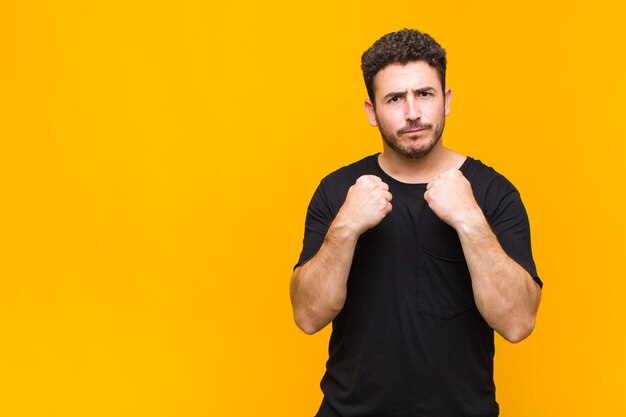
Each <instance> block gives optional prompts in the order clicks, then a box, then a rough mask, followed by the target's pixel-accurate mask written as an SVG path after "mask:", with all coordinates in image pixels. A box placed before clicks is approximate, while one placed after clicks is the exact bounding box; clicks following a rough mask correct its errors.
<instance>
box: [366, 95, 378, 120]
mask: <svg viewBox="0 0 626 417" xmlns="http://www.w3.org/2000/svg"><path fill="white" fill-rule="evenodd" d="M364 107H365V113H367V119H368V121H369V123H370V125H371V126H378V122H377V121H376V110H374V105H373V104H372V102H371V101H370V100H369V99H367V100H365V105H364Z"/></svg>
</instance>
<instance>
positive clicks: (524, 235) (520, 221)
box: [488, 188, 543, 288]
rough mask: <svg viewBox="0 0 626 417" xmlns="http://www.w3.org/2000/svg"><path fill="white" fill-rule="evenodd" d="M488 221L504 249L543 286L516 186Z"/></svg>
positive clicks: (524, 210) (527, 223)
mask: <svg viewBox="0 0 626 417" xmlns="http://www.w3.org/2000/svg"><path fill="white" fill-rule="evenodd" d="M488 221H489V225H490V226H491V229H492V230H493V232H494V233H495V235H496V237H497V238H498V241H499V242H500V245H501V246H502V249H504V251H505V252H506V253H507V255H509V256H510V257H511V259H513V260H514V261H515V262H517V263H518V264H520V265H521V266H522V267H523V268H524V269H525V270H526V271H528V273H529V274H530V276H531V277H533V279H534V280H535V281H536V282H537V283H538V284H539V286H540V287H542V288H543V282H542V281H541V279H540V278H539V276H538V275H537V268H536V266H535V261H534V260H533V255H532V248H531V242H530V224H529V221H528V214H527V213H526V209H525V208H524V204H523V203H522V199H521V197H520V194H519V192H518V191H517V190H515V189H514V188H513V190H511V191H509V192H508V193H507V194H506V195H505V196H504V197H503V198H502V199H501V200H500V202H499V204H498V205H497V206H496V208H495V210H494V211H493V213H492V214H491V215H489V216H488Z"/></svg>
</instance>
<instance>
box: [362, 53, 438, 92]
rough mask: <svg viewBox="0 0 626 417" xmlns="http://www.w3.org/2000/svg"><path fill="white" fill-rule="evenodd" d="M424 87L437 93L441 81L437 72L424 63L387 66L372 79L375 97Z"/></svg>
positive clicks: (416, 62)
mask: <svg viewBox="0 0 626 417" xmlns="http://www.w3.org/2000/svg"><path fill="white" fill-rule="evenodd" d="M425 87H432V88H435V89H436V90H437V91H439V90H441V81H440V80H439V76H438V74H437V70H436V69H435V68H433V67H431V66H430V65H429V64H427V63H426V62H424V61H415V62H409V63H407V64H404V65H402V64H391V65H387V66H386V67H385V68H383V69H382V70H380V71H379V72H378V74H376V76H375V77H374V92H375V94H376V95H378V94H383V95H385V94H387V93H389V92H392V91H398V92H400V91H407V90H417V89H419V88H425Z"/></svg>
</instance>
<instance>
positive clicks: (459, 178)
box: [424, 169, 483, 230]
mask: <svg viewBox="0 0 626 417" xmlns="http://www.w3.org/2000/svg"><path fill="white" fill-rule="evenodd" d="M424 199H425V200H426V202H427V203H428V205H429V206H430V209H431V210H432V211H433V212H434V213H435V214H436V215H437V216H438V217H439V218H440V219H441V220H443V221H444V222H446V223H448V224H449V225H450V226H452V227H453V228H455V229H457V230H458V227H460V226H462V225H465V224H470V223H474V222H477V221H480V220H481V219H482V218H483V213H482V210H481V209H480V207H479V206H478V203H476V199H475V198H474V193H473V192H472V186H471V184H470V183H469V181H468V180H467V178H465V177H464V176H463V173H461V171H459V170H458V169H450V170H448V171H444V172H442V173H441V174H439V175H437V176H436V177H435V178H433V180H432V181H431V182H429V183H428V185H427V186H426V192H425V193H424Z"/></svg>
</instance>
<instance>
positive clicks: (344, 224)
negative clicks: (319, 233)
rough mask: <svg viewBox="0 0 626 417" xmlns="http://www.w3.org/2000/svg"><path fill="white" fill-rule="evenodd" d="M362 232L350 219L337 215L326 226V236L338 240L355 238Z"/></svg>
mask: <svg viewBox="0 0 626 417" xmlns="http://www.w3.org/2000/svg"><path fill="white" fill-rule="evenodd" d="M362 233H363V232H362V231H361V230H359V228H358V227H356V226H355V225H354V224H352V223H351V222H350V221H347V220H346V219H344V218H343V217H341V216H337V217H336V218H335V220H333V222H332V223H331V225H330V227H329V228H328V233H327V234H326V236H328V237H331V238H333V239H340V240H355V241H356V240H357V239H358V238H359V236H361V234H362Z"/></svg>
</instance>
